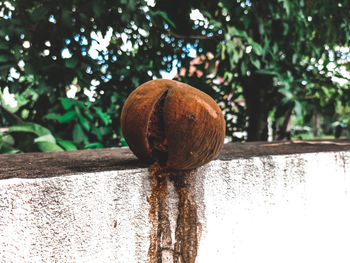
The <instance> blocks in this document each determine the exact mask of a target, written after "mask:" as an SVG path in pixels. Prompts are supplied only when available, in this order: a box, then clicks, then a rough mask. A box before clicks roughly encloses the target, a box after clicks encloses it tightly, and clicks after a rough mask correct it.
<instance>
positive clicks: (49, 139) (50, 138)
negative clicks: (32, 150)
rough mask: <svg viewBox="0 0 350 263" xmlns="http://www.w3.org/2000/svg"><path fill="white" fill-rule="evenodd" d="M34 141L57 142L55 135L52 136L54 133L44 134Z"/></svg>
mask: <svg viewBox="0 0 350 263" xmlns="http://www.w3.org/2000/svg"><path fill="white" fill-rule="evenodd" d="M34 142H35V143H37V142H51V143H56V139H55V137H53V136H52V134H46V135H43V136H40V137H38V138H35V139H34Z"/></svg>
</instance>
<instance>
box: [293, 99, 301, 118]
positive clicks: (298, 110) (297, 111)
mask: <svg viewBox="0 0 350 263" xmlns="http://www.w3.org/2000/svg"><path fill="white" fill-rule="evenodd" d="M294 112H295V115H296V116H297V118H301V117H302V116H303V105H302V104H301V103H300V102H299V101H297V100H296V101H295V104H294Z"/></svg>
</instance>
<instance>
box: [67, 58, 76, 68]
mask: <svg viewBox="0 0 350 263" xmlns="http://www.w3.org/2000/svg"><path fill="white" fill-rule="evenodd" d="M78 62H79V61H78V59H77V58H76V57H71V58H69V59H66V62H65V64H66V67H67V68H75V67H76V66H77V65H78Z"/></svg>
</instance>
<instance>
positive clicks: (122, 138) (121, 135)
mask: <svg viewBox="0 0 350 263" xmlns="http://www.w3.org/2000/svg"><path fill="white" fill-rule="evenodd" d="M119 134H120V140H119V142H120V144H121V145H122V146H128V143H127V142H126V140H125V138H124V135H123V133H122V130H121V129H119Z"/></svg>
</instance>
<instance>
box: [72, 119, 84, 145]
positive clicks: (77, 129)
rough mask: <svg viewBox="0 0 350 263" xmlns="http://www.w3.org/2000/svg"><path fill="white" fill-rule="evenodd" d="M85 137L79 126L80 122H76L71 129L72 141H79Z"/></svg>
mask: <svg viewBox="0 0 350 263" xmlns="http://www.w3.org/2000/svg"><path fill="white" fill-rule="evenodd" d="M85 137H86V135H85V133H84V131H83V128H82V127H81V125H80V124H78V123H76V124H75V125H74V129H73V141H74V142H77V143H79V142H82V141H84V140H85Z"/></svg>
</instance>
